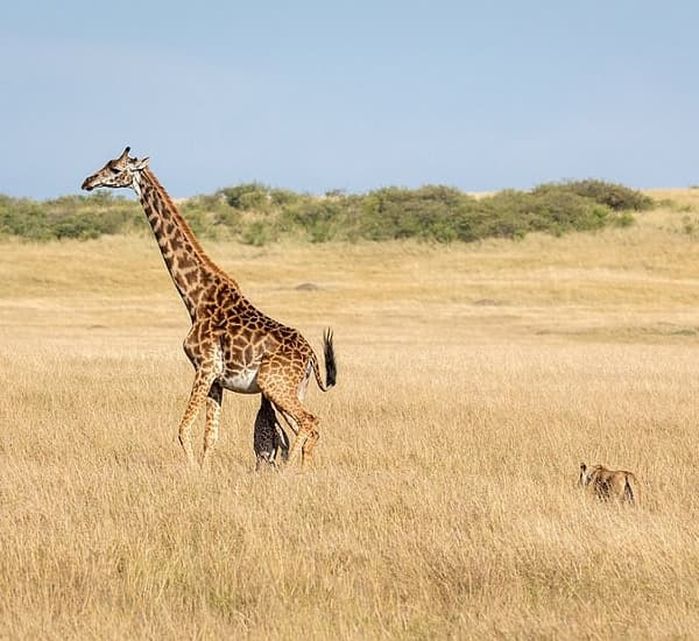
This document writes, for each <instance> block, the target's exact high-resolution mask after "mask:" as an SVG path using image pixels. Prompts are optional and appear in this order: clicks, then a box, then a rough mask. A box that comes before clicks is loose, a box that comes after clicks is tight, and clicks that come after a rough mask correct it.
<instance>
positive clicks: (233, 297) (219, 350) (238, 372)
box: [82, 147, 337, 465]
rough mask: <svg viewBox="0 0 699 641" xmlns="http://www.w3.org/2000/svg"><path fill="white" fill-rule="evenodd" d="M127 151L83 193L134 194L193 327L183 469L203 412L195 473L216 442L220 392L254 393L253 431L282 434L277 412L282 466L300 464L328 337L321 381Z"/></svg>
mask: <svg viewBox="0 0 699 641" xmlns="http://www.w3.org/2000/svg"><path fill="white" fill-rule="evenodd" d="M130 151H131V149H130V147H126V149H124V151H123V152H122V154H121V155H120V156H119V157H118V158H115V159H113V160H110V161H108V162H107V164H105V165H104V167H102V169H100V170H99V171H97V172H96V173H94V174H92V175H91V176H88V177H87V178H86V179H85V180H84V182H83V184H82V188H83V189H85V190H87V191H92V190H93V189H95V188H99V187H107V188H112V189H119V188H128V189H132V190H133V191H134V192H135V193H136V195H137V196H138V198H139V200H140V202H141V206H142V207H143V210H144V212H145V214H146V218H147V220H148V223H149V224H150V226H151V229H152V230H153V234H154V236H155V239H156V241H157V243H158V246H159V247H160V252H161V254H162V256H163V260H164V261H165V266H166V267H167V269H168V272H169V273H170V276H171V277H172V281H173V283H174V285H175V288H176V289H177V291H178V293H179V295H180V297H181V298H182V301H183V302H184V304H185V307H186V308H187V312H188V313H189V316H190V319H191V323H192V326H191V328H190V330H189V333H188V334H187V337H186V338H185V340H184V351H185V353H186V354H187V357H188V358H189V360H190V361H191V363H192V365H193V366H194V370H195V375H194V383H193V385H192V391H191V394H190V397H189V402H188V404H187V408H186V410H185V412H184V416H183V418H182V420H181V422H180V426H179V431H178V435H179V440H180V444H181V445H182V448H183V449H184V452H185V455H186V457H187V460H188V462H189V463H190V464H191V465H195V464H196V460H195V456H194V450H193V448H192V439H191V430H192V425H193V423H194V420H195V418H196V417H197V415H198V413H199V412H200V410H201V409H202V408H204V407H205V408H206V421H205V428H204V449H203V455H202V465H203V464H205V463H206V462H207V460H208V458H209V456H210V454H211V452H212V450H213V448H214V446H215V445H216V442H217V441H218V437H219V424H220V416H221V401H222V396H223V390H224V389H227V390H230V391H233V392H238V393H243V394H257V393H261V394H262V396H263V399H262V406H261V407H260V411H259V412H258V419H257V420H256V429H257V427H258V423H259V425H260V426H263V425H269V424H272V422H273V420H274V430H275V431H276V429H281V426H279V425H278V421H276V416H274V409H276V410H277V411H279V412H280V413H281V414H282V416H283V417H284V418H285V419H286V420H287V422H288V423H289V425H290V426H291V427H292V429H294V431H295V435H294V438H293V441H292V443H291V446H290V447H289V446H288V445H287V446H286V447H287V448H288V460H289V462H291V461H294V460H295V459H297V458H298V457H300V458H301V462H302V463H304V462H308V461H310V460H311V457H312V454H313V450H314V448H315V445H316V443H317V442H318V438H319V434H318V418H317V417H316V416H315V415H314V414H312V413H311V412H310V411H309V410H308V409H306V407H305V405H304V403H303V396H304V392H305V390H306V387H307V385H308V381H309V380H310V377H311V376H313V377H314V378H315V380H316V382H317V384H318V387H319V388H320V389H321V390H322V391H327V390H329V389H330V388H331V387H333V385H335V382H336V377H337V369H336V364H335V352H334V348H333V335H332V332H331V331H330V330H327V331H326V332H325V333H324V334H323V355H324V363H325V380H323V379H322V377H321V373H320V365H319V363H318V358H317V356H316V354H315V352H314V351H313V349H312V348H311V346H310V345H309V343H308V342H307V341H306V339H305V338H304V337H303V336H302V335H301V333H300V332H299V331H298V330H296V329H293V328H292V327H287V326H285V325H282V324H281V323H279V322H277V321H275V320H273V319H272V318H270V317H269V316H267V315H265V314H264V313H262V312H261V311H260V310H258V309H257V308H255V307H254V306H253V305H252V303H250V301H248V300H247V298H245V297H244V296H243V294H242V293H241V292H240V288H239V287H238V284H237V283H236V281H235V280H234V279H233V278H231V277H230V276H229V275H228V274H226V273H225V272H224V271H223V270H222V269H221V268H220V267H218V266H217V265H216V264H215V263H214V262H213V261H212V260H211V259H210V258H209V256H208V255H207V254H206V252H205V251H204V249H203V248H202V246H201V245H200V244H199V241H198V240H197V238H196V236H195V235H194V233H193V232H192V229H191V228H190V226H189V225H188V224H187V221H186V220H185V219H184V218H183V217H182V215H181V214H180V212H179V211H178V209H177V207H176V206H175V203H174V202H173V201H172V199H171V198H170V196H169V195H168V193H167V192H166V191H165V189H164V188H163V186H162V185H161V184H160V182H159V181H158V179H157V178H156V176H155V174H154V173H153V172H152V171H151V169H150V167H149V166H148V160H149V159H148V158H141V159H138V158H135V157H131V156H130V155H129V153H130ZM270 412H271V414H270ZM273 416H274V419H273V418H272V417H273ZM282 433H283V431H282ZM277 434H278V433H277ZM277 438H278V440H276V441H275V440H274V437H272V446H271V447H270V446H269V439H265V438H258V434H257V433H256V435H255V453H256V455H257V457H258V465H259V461H260V459H261V458H262V459H263V460H264V461H265V462H272V463H273V462H274V458H275V456H276V455H277V453H278V452H280V451H281V452H284V451H285V447H284V445H283V438H281V437H280V436H278V437H277ZM258 447H259V448H263V449H264V453H263V452H260V451H258ZM265 448H266V449H265ZM268 450H269V453H268V452H267V451H268Z"/></svg>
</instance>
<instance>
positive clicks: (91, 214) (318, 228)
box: [0, 180, 653, 246]
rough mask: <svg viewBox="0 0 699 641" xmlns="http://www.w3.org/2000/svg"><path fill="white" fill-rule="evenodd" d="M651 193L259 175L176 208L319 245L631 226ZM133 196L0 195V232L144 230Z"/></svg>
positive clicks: (90, 234) (577, 184) (264, 238)
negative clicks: (276, 184) (287, 184)
mask: <svg viewBox="0 0 699 641" xmlns="http://www.w3.org/2000/svg"><path fill="white" fill-rule="evenodd" d="M652 205H653V201H652V200H651V199H650V198H648V197H647V196H645V195H644V194H641V193H640V192H637V191H634V190H632V189H629V188H627V187H624V186H623V185H617V184H613V183H606V182H603V181H600V180H582V181H574V182H564V183H549V184H544V185H539V186H538V187H536V188H535V189H533V190H531V191H515V190H504V191H501V192H498V193H496V194H494V195H493V196H489V197H484V198H474V197H472V196H469V195H468V194H465V193H463V192H462V191H460V190H458V189H455V188H453V187H448V186H444V185H426V186H424V187H421V188H419V189H405V188H400V187H383V188H381V189H375V190H373V191H370V192H368V193H365V194H346V193H344V192H342V191H339V190H333V191H329V192H327V193H326V194H325V196H322V197H315V196H311V195H308V194H299V193H296V192H293V191H290V190H285V189H271V188H269V187H267V186H265V185H263V184H261V183H245V184H241V185H237V186H233V187H226V188H224V189H221V190H220V191H218V192H216V193H214V194H208V195H201V196H196V197H194V198H190V199H188V200H187V201H185V202H184V203H182V205H181V206H180V209H181V211H182V215H183V216H184V217H185V219H186V220H188V221H189V223H190V225H191V226H192V229H193V230H194V232H195V233H196V234H197V235H198V236H202V237H205V238H224V239H228V238H237V239H238V240H240V241H241V242H243V243H246V244H250V245H255V246H260V245H264V244H267V243H270V242H274V241H276V240H278V239H279V238H281V237H291V238H299V239H303V240H306V241H310V242H314V243H321V242H328V241H332V240H345V241H355V240H359V239H367V240H374V241H383V240H392V239H402V238H417V239H421V240H425V241H429V242H438V243H450V242H456V241H460V242H473V241H477V240H480V239H483V238H489V237H502V238H522V237H524V236H526V235H527V234H528V233H531V232H544V233H550V234H554V235H561V234H564V233H567V232H570V231H588V230H596V229H601V228H603V227H606V226H610V225H613V226H617V227H626V226H628V225H631V224H633V222H634V217H633V214H634V212H637V211H641V210H644V209H647V208H649V207H650V206H652ZM144 225H146V223H145V217H144V215H143V212H142V211H141V207H140V205H139V203H138V202H136V201H134V200H127V199H125V198H123V197H120V196H115V195H113V194H112V193H111V192H107V191H98V192H95V193H94V194H90V195H89V196H82V195H81V196H66V197H63V198H57V199H54V200H47V201H43V202H40V201H34V200H28V199H17V198H10V197H9V196H3V195H0V235H4V236H17V237H21V238H28V239H32V240H50V239H52V238H83V239H85V238H96V237H98V236H100V235H102V234H118V233H128V232H130V231H133V230H136V229H139V230H141V229H144Z"/></svg>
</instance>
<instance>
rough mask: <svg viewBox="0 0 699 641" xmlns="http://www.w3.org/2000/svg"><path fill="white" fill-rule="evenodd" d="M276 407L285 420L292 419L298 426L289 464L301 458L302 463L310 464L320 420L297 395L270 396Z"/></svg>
mask: <svg viewBox="0 0 699 641" xmlns="http://www.w3.org/2000/svg"><path fill="white" fill-rule="evenodd" d="M270 398H271V400H272V402H273V403H274V405H275V407H277V409H279V411H280V412H281V414H282V416H284V417H285V419H287V417H288V418H290V419H291V420H292V421H293V422H294V423H296V425H297V426H298V431H297V432H296V433H295V435H294V438H293V440H292V441H291V445H290V446H289V447H288V455H287V462H288V463H292V462H293V461H295V460H296V459H297V458H299V457H301V463H302V464H304V463H309V462H310V460H311V453H312V451H313V447H314V446H315V444H316V442H317V441H318V438H319V435H318V430H317V425H318V419H317V418H316V417H315V416H314V415H313V414H311V413H310V412H309V411H308V410H307V409H306V408H305V407H304V406H303V404H302V403H301V401H299V400H298V398H297V397H296V396H295V394H286V395H282V394H278V393H274V392H273V393H272V394H270ZM287 420H288V419H287Z"/></svg>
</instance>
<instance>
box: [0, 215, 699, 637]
mask: <svg viewBox="0 0 699 641" xmlns="http://www.w3.org/2000/svg"><path fill="white" fill-rule="evenodd" d="M206 247H207V249H209V250H210V251H211V253H212V255H213V256H214V257H215V258H216V260H217V261H219V262H220V263H221V264H222V265H223V266H224V267H225V268H226V269H227V270H228V271H230V273H231V274H232V275H234V276H235V277H236V278H237V280H238V281H239V282H241V284H242V286H243V289H244V291H245V292H246V293H247V294H248V295H249V296H250V297H251V298H252V299H253V300H254V301H255V303H256V304H258V306H260V307H261V308H262V309H264V310H265V311H267V312H268V313H270V314H272V315H273V316H275V317H276V318H279V319H280V320H282V321H285V322H288V323H291V324H294V325H295V326H297V327H299V328H300V329H302V330H303V332H304V334H305V335H306V336H307V337H308V338H309V340H311V342H312V343H313V344H314V345H315V346H316V348H319V347H320V337H321V329H322V327H323V326H325V325H326V324H331V325H333V327H334V328H335V335H336V342H337V351H338V356H339V366H340V371H339V384H338V386H337V388H335V389H333V390H332V391H331V392H330V393H328V394H320V393H318V392H315V391H311V393H310V394H309V399H308V404H309V406H311V407H312V408H313V409H314V410H315V411H316V412H317V413H318V414H319V415H320V416H321V426H320V430H321V440H320V443H319V446H318V449H317V452H318V456H317V458H318V460H317V466H316V469H314V470H312V471H307V472H298V471H297V470H295V469H286V470H284V471H283V472H282V473H279V474H255V473H253V471H252V470H253V468H254V456H253V454H252V423H253V418H254V414H255V411H256V409H257V403H256V399H254V398H252V397H245V396H239V395H228V396H227V397H226V399H225V402H224V414H223V423H224V426H223V434H222V440H221V442H220V445H219V447H218V450H217V451H216V452H215V454H214V459H213V466H212V469H211V470H210V471H209V472H208V473H207V474H196V473H195V474H188V473H186V471H185V469H184V465H183V458H182V455H181V452H180V451H179V446H178V444H177V443H176V438H175V433H176V425H177V422H178V420H179V418H180V415H181V412H182V410H183V408H184V404H185V402H186V398H187V394H188V387H189V384H190V381H191V376H192V372H191V370H190V368H189V366H188V364H187V363H186V359H185V358H184V356H183V355H182V353H181V351H180V347H179V344H180V342H181V339H182V337H183V336H184V334H185V332H186V329H187V318H186V313H185V312H184V310H183V309H182V308H181V304H180V303H179V301H178V300H177V297H176V295H175V292H174V290H173V289H172V285H171V284H170V283H169V282H168V278H167V275H166V274H165V272H164V269H163V268H162V266H161V264H160V258H159V257H158V255H157V249H156V246H155V243H154V242H153V241H152V240H150V239H144V238H140V237H129V238H125V237H122V238H111V239H101V240H96V241H88V242H83V243H80V242H77V241H71V242H63V243H49V244H44V245H32V244H23V243H10V244H5V245H3V247H2V249H3V251H2V252H1V253H0V283H2V285H1V286H0V300H2V308H1V309H2V316H0V385H1V386H2V389H3V394H2V396H0V421H1V423H2V424H1V426H0V428H1V429H0V541H1V544H0V638H11V639H36V638H45V639H94V638H100V639H124V638H162V639H192V638H198V639H209V638H211V639H213V638H241V639H269V638H292V637H297V636H303V637H304V638H308V639H330V638H332V639H335V638H340V639H433V638H440V639H464V638H485V639H528V638H555V639H581V638H589V639H607V638H612V637H613V638H619V639H660V638H662V639H666V638H693V636H695V634H696V630H697V629H699V578H698V577H699V537H697V529H696V523H697V518H698V517H699V499H697V497H698V496H699V492H698V491H697V490H699V486H698V483H697V480H696V477H695V474H694V472H695V468H696V454H695V453H696V451H697V449H698V446H699V436H698V432H697V430H696V416H697V406H696V399H697V398H698V392H699V383H697V381H699V359H697V349H698V348H699V323H698V322H697V309H696V300H697V296H698V295H699V284H698V283H699V267H698V266H699V260H697V259H698V258H699V255H698V254H699V245H698V244H697V243H696V242H695V241H694V240H693V238H692V237H691V236H688V235H687V234H685V233H684V232H683V231H682V228H681V225H680V224H679V222H678V221H677V220H676V218H675V213H674V212H672V211H669V210H667V211H666V210H661V211H656V212H651V213H649V214H648V215H647V216H646V217H644V218H643V220H642V221H640V222H639V224H638V225H636V226H634V227H633V228H629V229H613V230H607V231H604V232H600V233H598V234H596V235H595V236H594V237H593V236H590V235H587V234H572V235H568V236H566V237H564V238H560V239H556V238H552V237H549V236H542V235H532V236H530V237H528V238H526V239H525V240H523V241H521V242H517V243H513V242H511V241H505V240H497V241H490V242H488V243H482V244H481V245H478V246H476V245H467V246H463V245H458V246H450V247H447V248H443V249H442V250H439V251H438V250H436V249H435V248H432V247H429V246H424V245H419V244H415V243H413V242H408V243H385V244H381V245H375V244H366V243H359V244H357V245H345V244H336V243H331V244H328V245H321V246H310V247H309V246H298V245H284V244H280V245H276V246H274V247H270V248H262V249H258V248H254V247H245V246H240V245H233V244H229V243H221V244H215V243H214V244H211V243H206ZM303 282H313V283H314V284H316V285H317V286H318V288H317V289H312V290H299V289H297V286H298V285H299V284H301V283H303ZM198 438H199V440H201V427H200V428H199V431H198ZM581 460H585V461H587V462H588V463H594V462H602V463H606V464H608V465H610V466H613V467H624V468H628V469H631V470H633V471H634V472H635V473H636V474H637V476H638V477H639V480H640V485H641V497H642V498H641V500H642V503H641V507H640V508H639V509H626V508H619V507H616V506H614V505H606V504H601V503H599V502H597V501H595V500H592V499H591V498H590V497H588V496H586V495H585V494H581V493H580V492H579V491H578V490H577V488H576V487H575V481H576V478H577V469H578V465H579V462H580V461H581Z"/></svg>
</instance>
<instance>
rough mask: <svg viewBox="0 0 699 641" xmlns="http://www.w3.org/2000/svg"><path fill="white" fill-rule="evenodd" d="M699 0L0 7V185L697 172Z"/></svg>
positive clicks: (41, 190)
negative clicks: (122, 156) (142, 164)
mask: <svg viewBox="0 0 699 641" xmlns="http://www.w3.org/2000/svg"><path fill="white" fill-rule="evenodd" d="M698 29H699V3H697V2H690V1H687V2H673V1H669V2H668V1H666V2H657V0H656V1H653V2H646V1H643V0H640V1H639V0H636V1H630V0H625V1H615V0H599V1H598V0H592V1H591V0H587V1H586V2H564V1H561V0H556V1H541V2H535V1H533V0H530V1H529V2H524V1H522V2H515V1H514V0H510V1H497V0H494V1H492V2H484V1H483V2H477V3H476V2H467V1H465V0H462V1H453V2H446V1H440V0H430V1H425V2H418V1H411V0H401V1H396V2H393V1H382V0H372V1H366V0H353V1H351V2H349V1H348V2H333V1H332V0H322V1H321V0H295V1H289V2H280V1H277V2H264V1H262V0H261V1H258V2H250V1H247V2H235V1H233V2H231V1H223V0H222V1H219V2H198V3H197V2H195V1H193V0H189V1H188V2H186V3H184V2H183V3H180V2H177V1H172V0H170V1H168V2H164V1H160V0H158V1H155V2H148V1H147V0H142V1H139V2H129V1H128V0H119V1H117V2H95V0H91V1H90V2H83V1H72V2H71V1H69V0H68V1H65V2H58V1H56V0H51V1H40V2H36V1H32V0H27V1H26V2H3V3H2V6H1V8H0V122H2V133H1V136H0V145H1V146H0V149H1V151H2V154H1V155H0V193H6V194H11V195H17V196H32V197H37V198H44V197H50V196H57V195H62V194H69V193H76V192H78V190H79V186H80V183H81V181H82V180H83V178H84V177H85V176H86V175H87V174H89V173H91V172H93V171H94V170H96V169H97V168H98V167H99V166H101V165H102V164H103V163H104V162H105V161H106V160H107V159H108V158H112V157H115V156H116V155H118V154H119V153H120V152H121V150H122V149H123V147H124V146H125V145H126V144H129V145H131V147H132V150H133V153H135V154H136V155H139V156H142V155H150V156H151V158H152V161H151V165H152V167H153V169H154V170H155V172H156V173H157V174H158V175H159V177H160V179H161V181H162V182H163V184H164V185H165V186H166V188H167V189H168V190H169V191H170V193H171V194H172V195H174V196H185V195H192V194H196V193H205V192H211V191H214V190H215V189H217V188H219V187H222V186H225V185H230V184H234V183H237V182H240V181H247V180H260V181H263V182H266V183H269V184H271V185H273V186H277V187H288V188H292V189H296V190H304V191H311V192H317V193H321V192H324V191H327V190H330V189H335V188H339V189H347V190H350V191H363V190H367V189H371V188H374V187H377V186H382V185H403V186H409V187H412V186H419V185H421V184H425V183H443V184H449V185H454V186H457V187H460V188H462V189H466V190H490V189H497V188H502V187H517V188H525V187H530V186H532V185H534V184H536V183H539V182H543V181H549V180H559V179H563V178H583V177H589V176H594V177H600V178H605V179H609V180H614V181H620V182H624V183H627V184H630V185H634V186H639V187H651V186H686V185H689V184H694V183H699V158H698V155H699V125H698V124H697V119H698V118H699V79H698V73H697V72H698V70H699V33H698Z"/></svg>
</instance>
